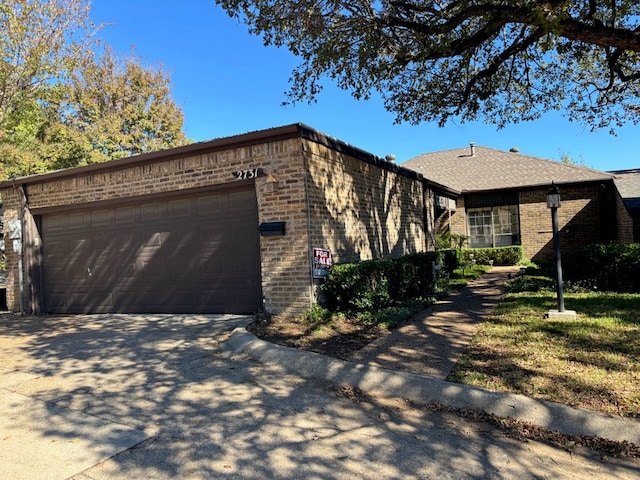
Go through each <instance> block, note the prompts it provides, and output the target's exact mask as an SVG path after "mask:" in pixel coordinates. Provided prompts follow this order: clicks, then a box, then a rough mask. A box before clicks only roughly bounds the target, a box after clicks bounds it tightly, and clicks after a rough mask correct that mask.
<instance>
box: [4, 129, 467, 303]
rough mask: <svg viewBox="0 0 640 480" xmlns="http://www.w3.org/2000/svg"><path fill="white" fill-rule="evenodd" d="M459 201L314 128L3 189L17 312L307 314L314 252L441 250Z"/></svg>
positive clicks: (236, 139)
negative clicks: (444, 218)
mask: <svg viewBox="0 0 640 480" xmlns="http://www.w3.org/2000/svg"><path fill="white" fill-rule="evenodd" d="M455 193H456V192H454V191H453V190H451V189H449V188H446V187H443V186H440V185H438V184H436V183H434V182H431V181H428V180H426V179H425V178H424V177H423V176H422V175H421V174H419V173H416V172H415V171H413V170H409V169H406V168H403V167H400V166H398V165H395V164H393V163H391V162H388V161H386V160H384V159H382V158H379V157H376V156H375V155H372V154H370V153H367V152H364V151H362V150H360V149H357V148H355V147H352V146H350V145H348V144H346V143H344V142H341V141H339V140H336V139H334V138H332V137H329V136H327V135H324V134H322V133H320V132H318V131H316V130H314V129H312V128H310V127H308V126H305V125H302V124H294V125H288V126H283V127H278V128H272V129H268V130H263V131H258V132H251V133H247V134H243V135H237V136H233V137H228V138H221V139H216V140H212V141H208V142H201V143H195V144H191V145H187V146H184V147H179V148H174V149H169V150H165V151H159V152H153V153H148V154H144V155H139V156H135V157H131V158H125V159H119V160H113V161H110V162H106V163H102V164H94V165H89V166H84V167H78V168H72V169H66V170H60V171H55V172H50V173H45V174H42V175H34V176H28V177H22V178H16V179H12V180H8V181H4V182H2V183H0V196H1V197H2V202H3V208H4V221H5V227H6V228H5V232H4V238H5V245H6V248H5V255H6V264H7V304H8V307H9V309H10V310H13V311H25V312H28V313H31V312H34V313H101V312H102V313H104V312H130V313H134V312H148V313H154V312H155V313H160V312H167V313H173V312H177V313H190V312H205V313H218V312H233V313H248V312H255V311H257V310H259V309H261V308H264V309H265V310H266V311H268V312H271V313H285V314H297V313H300V312H303V311H305V310H307V309H308V308H309V307H310V306H311V305H312V303H313V302H314V299H315V295H316V287H317V284H318V282H319V280H318V279H317V278H314V276H318V274H319V272H318V270H314V268H313V267H314V252H320V255H321V256H323V261H324V260H325V259H326V253H327V250H328V251H330V252H331V254H332V257H333V261H334V262H342V261H353V260H361V259H370V258H374V257H391V256H400V255H403V254H407V253H413V252H421V251H426V250H430V249H433V244H432V238H433V232H432V230H433V225H434V218H433V215H432V212H433V211H434V210H433V208H432V206H433V201H434V198H435V196H436V195H440V196H442V195H453V194H455ZM316 249H319V250H316ZM21 267H22V268H21ZM314 274H315V275H314Z"/></svg>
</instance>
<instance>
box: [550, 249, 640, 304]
mask: <svg viewBox="0 0 640 480" xmlns="http://www.w3.org/2000/svg"><path fill="white" fill-rule="evenodd" d="M562 266H563V276H564V279H565V280H568V281H570V282H571V283H572V284H574V285H582V286H587V287H588V288H591V289H594V290H600V291H610V292H621V293H638V292H640V244H639V243H632V244H622V243H615V242H612V243H608V244H593V245H589V246H587V247H585V248H583V249H581V250H579V251H578V252H576V253H575V254H573V255H570V256H568V257H567V258H566V259H563V262H562Z"/></svg>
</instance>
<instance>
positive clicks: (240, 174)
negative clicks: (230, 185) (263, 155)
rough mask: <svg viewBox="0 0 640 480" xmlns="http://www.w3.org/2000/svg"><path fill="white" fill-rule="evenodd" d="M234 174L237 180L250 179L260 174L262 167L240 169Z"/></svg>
mask: <svg viewBox="0 0 640 480" xmlns="http://www.w3.org/2000/svg"><path fill="white" fill-rule="evenodd" d="M233 175H234V176H235V177H236V180H250V179H252V178H256V177H258V176H260V169H259V168H250V169H248V170H238V171H237V172H235V173H234V174H233Z"/></svg>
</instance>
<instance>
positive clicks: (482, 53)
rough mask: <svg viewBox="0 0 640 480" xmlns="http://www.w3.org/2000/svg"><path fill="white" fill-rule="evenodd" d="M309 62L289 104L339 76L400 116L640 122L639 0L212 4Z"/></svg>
mask: <svg viewBox="0 0 640 480" xmlns="http://www.w3.org/2000/svg"><path fill="white" fill-rule="evenodd" d="M216 3H217V4H218V5H220V6H221V7H222V8H224V9H225V10H226V12H227V13H228V14H229V15H230V16H231V17H234V18H237V19H239V20H240V21H242V22H244V23H246V24H247V25H248V26H249V30H250V32H251V33H253V34H255V35H259V36H261V37H262V38H263V40H264V43H265V45H275V46H282V47H286V48H288V49H289V50H290V51H291V52H293V53H294V54H295V55H296V56H299V57H300V58H301V60H302V62H301V63H300V65H299V66H298V67H297V68H295V70H294V71H293V73H292V77H291V88H290V90H289V92H288V94H287V101H288V102H298V101H314V100H315V99H316V97H317V95H318V94H319V92H320V91H321V89H322V84H323V82H326V81H334V82H335V83H336V84H337V85H338V86H339V87H341V88H343V89H345V90H348V91H350V92H351V93H352V95H353V96H354V97H355V98H357V99H366V98H368V97H369V96H370V95H371V94H372V93H374V92H378V93H379V94H380V95H381V97H382V98H383V100H384V103H385V107H386V108H387V109H388V110H389V111H391V112H393V113H394V114H395V115H396V120H397V121H398V122H409V123H414V124H417V123H420V122H425V121H437V122H438V123H439V124H440V125H441V126H442V125H444V124H445V123H446V122H447V121H448V120H449V119H457V120H460V121H475V120H480V121H484V122H489V123H494V124H496V125H498V126H499V127H502V126H504V125H506V124H509V123H515V122H519V121H524V120H533V119H536V118H538V117H540V116H541V114H542V113H544V112H546V111H552V110H559V111H561V112H562V113H563V114H564V115H565V116H567V117H568V118H570V119H571V120H575V121H580V122H582V123H584V124H587V125H589V126H590V127H592V128H593V129H597V128H601V127H608V128H610V129H612V130H614V129H615V127H618V126H621V125H622V124H624V123H626V122H632V123H637V122H638V120H639V119H640V103H639V99H640V27H639V25H640V23H639V20H640V5H639V4H638V2H636V1H635V0H606V1H601V0H575V1H566V0H382V1H370V0H297V1H295V2H293V1H288V0H216Z"/></svg>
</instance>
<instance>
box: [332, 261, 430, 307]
mask: <svg viewBox="0 0 640 480" xmlns="http://www.w3.org/2000/svg"><path fill="white" fill-rule="evenodd" d="M437 259H438V254H437V253H436V252H427V253H416V254H411V255H406V256H404V257H400V258H395V259H384V260H366V261H363V262H358V263H345V264H338V265H334V266H333V267H331V270H330V271H329V275H328V276H327V277H326V279H325V281H324V283H323V284H322V287H321V291H322V294H323V297H324V299H325V303H326V306H327V307H328V308H329V309H331V310H334V311H342V312H362V311H371V310H380V309H383V308H386V307H389V306H392V305H395V304H396V303H398V302H403V301H405V300H409V299H412V298H419V297H426V296H429V295H431V294H432V293H433V292H434V285H433V271H432V265H433V263H434V262H437Z"/></svg>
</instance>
